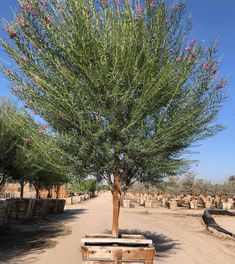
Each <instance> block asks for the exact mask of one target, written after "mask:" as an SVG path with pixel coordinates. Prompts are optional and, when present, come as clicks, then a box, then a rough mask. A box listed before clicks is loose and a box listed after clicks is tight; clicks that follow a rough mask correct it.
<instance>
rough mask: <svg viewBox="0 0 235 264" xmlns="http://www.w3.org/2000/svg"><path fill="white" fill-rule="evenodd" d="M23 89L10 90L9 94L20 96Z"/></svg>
mask: <svg viewBox="0 0 235 264" xmlns="http://www.w3.org/2000/svg"><path fill="white" fill-rule="evenodd" d="M24 90H25V89H24V88H23V87H19V88H16V89H12V90H11V92H12V93H13V94H14V95H18V94H21V93H23V92H24Z"/></svg>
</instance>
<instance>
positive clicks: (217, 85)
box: [215, 79, 227, 89]
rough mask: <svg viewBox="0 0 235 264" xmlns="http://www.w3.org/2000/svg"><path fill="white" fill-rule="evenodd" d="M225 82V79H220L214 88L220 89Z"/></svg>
mask: <svg viewBox="0 0 235 264" xmlns="http://www.w3.org/2000/svg"><path fill="white" fill-rule="evenodd" d="M226 83H227V80H225V79H221V80H220V82H219V83H217V84H216V86H215V88H216V89H221V88H223V87H224V86H225V85H226Z"/></svg>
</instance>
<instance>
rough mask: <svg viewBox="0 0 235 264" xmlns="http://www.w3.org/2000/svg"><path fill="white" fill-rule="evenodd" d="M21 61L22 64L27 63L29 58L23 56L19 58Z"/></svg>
mask: <svg viewBox="0 0 235 264" xmlns="http://www.w3.org/2000/svg"><path fill="white" fill-rule="evenodd" d="M21 60H22V61H23V62H27V61H29V57H28V56H26V55H23V56H21Z"/></svg>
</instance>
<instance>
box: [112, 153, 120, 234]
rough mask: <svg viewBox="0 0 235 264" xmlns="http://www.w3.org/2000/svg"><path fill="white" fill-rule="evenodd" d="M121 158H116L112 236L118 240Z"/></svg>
mask: <svg viewBox="0 0 235 264" xmlns="http://www.w3.org/2000/svg"><path fill="white" fill-rule="evenodd" d="M119 162H120V161H119V156H118V155H116V157H115V175H114V183H113V227H112V236H113V237H114V238H118V235H119V232H118V228H119V213H120V170H119Z"/></svg>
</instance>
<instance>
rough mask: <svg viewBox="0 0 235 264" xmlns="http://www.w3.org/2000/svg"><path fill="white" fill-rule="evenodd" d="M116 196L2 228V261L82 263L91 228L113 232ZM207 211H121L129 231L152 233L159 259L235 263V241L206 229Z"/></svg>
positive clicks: (17, 263)
mask: <svg viewBox="0 0 235 264" xmlns="http://www.w3.org/2000/svg"><path fill="white" fill-rule="evenodd" d="M111 206H112V198H111V195H110V194H109V193H104V194H102V195H100V196H99V197H97V198H95V199H91V200H88V201H85V202H82V203H80V204H77V205H69V206H67V207H66V211H65V213H64V214H61V215H57V216H52V217H48V218H45V219H44V220H34V221H33V222H30V223H22V224H14V225H12V226H11V227H9V229H8V230H6V231H5V232H1V233H0V263H1V264H3V263H4V264H32V263H33V264H49V263H50V264H80V263H82V260H81V252H80V239H81V237H82V236H83V235H84V234H85V233H102V232H108V231H110V227H111V215H112V207H111ZM201 215H202V210H187V209H178V210H176V211H170V210H168V209H166V208H161V207H160V208H150V209H146V208H144V207H139V206H138V207H135V208H129V209H124V208H122V210H121V218H120V229H121V231H122V232H124V233H134V234H136V233H137V234H139V233H141V234H143V235H145V236H146V237H148V238H151V239H152V240H153V242H154V243H155V248H156V251H157V256H156V260H155V262H154V263H164V264H182V263H183V264H184V263H185V264H186V263H187V264H205V263H206V264H234V263H235V240H232V239H222V238H218V237H215V236H214V235H212V234H210V233H209V232H207V231H206V230H205V225H204V223H203V221H202V219H201Z"/></svg>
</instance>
